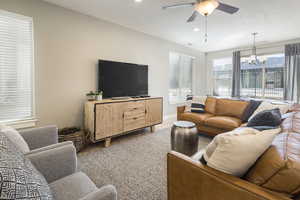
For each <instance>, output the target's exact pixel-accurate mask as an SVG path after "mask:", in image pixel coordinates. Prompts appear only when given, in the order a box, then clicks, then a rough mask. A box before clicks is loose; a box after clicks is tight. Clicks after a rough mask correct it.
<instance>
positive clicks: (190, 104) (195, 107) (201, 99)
mask: <svg viewBox="0 0 300 200" xmlns="http://www.w3.org/2000/svg"><path fill="white" fill-rule="evenodd" d="M206 98H207V97H206V96H188V97H187V102H186V107H185V112H195V113H204V112H205V111H204V108H205V105H204V104H205V101H206ZM202 111H203V112H202Z"/></svg>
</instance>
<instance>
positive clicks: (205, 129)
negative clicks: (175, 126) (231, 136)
mask: <svg viewBox="0 0 300 200" xmlns="http://www.w3.org/2000/svg"><path fill="white" fill-rule="evenodd" d="M197 128H198V131H199V132H201V133H204V134H206V135H209V136H216V135H218V134H221V133H224V132H227V130H224V129H220V128H215V127H211V126H205V125H199V126H197Z"/></svg>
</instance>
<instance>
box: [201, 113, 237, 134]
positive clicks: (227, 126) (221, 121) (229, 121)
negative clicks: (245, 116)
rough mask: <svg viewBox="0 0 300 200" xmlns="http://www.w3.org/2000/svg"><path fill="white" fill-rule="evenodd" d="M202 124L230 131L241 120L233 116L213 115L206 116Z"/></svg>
mask: <svg viewBox="0 0 300 200" xmlns="http://www.w3.org/2000/svg"><path fill="white" fill-rule="evenodd" d="M204 124H205V125H207V126H212V127H215V128H220V129H224V130H230V131H231V130H233V129H235V128H238V127H239V126H240V125H241V124H242V121H241V120H240V119H238V118H235V117H227V116H214V117H209V118H207V119H206V120H205V121H204Z"/></svg>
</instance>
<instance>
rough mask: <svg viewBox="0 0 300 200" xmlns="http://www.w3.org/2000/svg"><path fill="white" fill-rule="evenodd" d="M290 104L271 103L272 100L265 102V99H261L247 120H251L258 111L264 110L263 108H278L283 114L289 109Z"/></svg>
mask: <svg viewBox="0 0 300 200" xmlns="http://www.w3.org/2000/svg"><path fill="white" fill-rule="evenodd" d="M290 107H291V105H290V104H283V103H281V104H279V103H276V102H274V103H272V102H267V101H263V102H262V103H261V104H260V105H259V106H258V108H257V109H256V110H255V111H254V113H253V114H252V115H251V117H250V118H249V120H251V119H252V118H253V117H254V116H255V115H257V114H258V113H260V112H262V111H264V110H272V109H275V108H279V110H280V113H281V115H283V114H285V113H287V112H288V110H289V109H290Z"/></svg>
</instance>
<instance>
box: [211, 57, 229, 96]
mask: <svg viewBox="0 0 300 200" xmlns="http://www.w3.org/2000/svg"><path fill="white" fill-rule="evenodd" d="M213 78H214V90H213V92H214V96H231V88H232V58H231V57H229V58H221V59H215V60H213Z"/></svg>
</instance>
